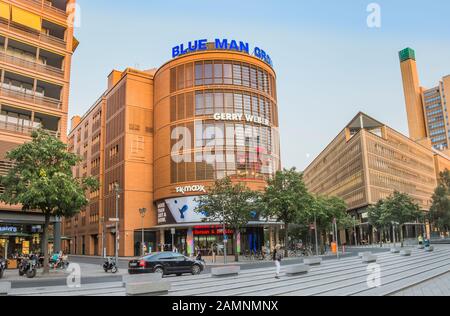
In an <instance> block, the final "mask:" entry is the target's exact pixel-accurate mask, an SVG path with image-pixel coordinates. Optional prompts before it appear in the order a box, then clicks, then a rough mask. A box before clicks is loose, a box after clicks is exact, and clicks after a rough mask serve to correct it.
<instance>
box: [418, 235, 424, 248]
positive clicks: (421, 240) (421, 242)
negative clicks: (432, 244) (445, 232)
mask: <svg viewBox="0 0 450 316" xmlns="http://www.w3.org/2000/svg"><path fill="white" fill-rule="evenodd" d="M418 239H419V245H420V246H422V245H423V236H422V235H419V238H418Z"/></svg>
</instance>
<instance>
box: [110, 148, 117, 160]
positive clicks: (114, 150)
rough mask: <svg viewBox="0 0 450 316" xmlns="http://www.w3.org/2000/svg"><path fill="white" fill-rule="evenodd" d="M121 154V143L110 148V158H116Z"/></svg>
mask: <svg viewBox="0 0 450 316" xmlns="http://www.w3.org/2000/svg"><path fill="white" fill-rule="evenodd" d="M118 154H119V145H116V146H113V147H112V148H111V149H110V150H109V158H110V159H111V158H114V157H116V156H117V155H118Z"/></svg>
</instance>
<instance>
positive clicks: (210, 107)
mask: <svg viewBox="0 0 450 316" xmlns="http://www.w3.org/2000/svg"><path fill="white" fill-rule="evenodd" d="M204 114H205V115H212V114H214V99H213V94H212V93H211V92H206V93H205V111H204Z"/></svg>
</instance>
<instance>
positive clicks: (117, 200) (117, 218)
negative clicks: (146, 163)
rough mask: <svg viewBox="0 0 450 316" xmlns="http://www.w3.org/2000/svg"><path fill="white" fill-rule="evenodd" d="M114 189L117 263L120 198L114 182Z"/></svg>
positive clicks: (118, 189)
mask: <svg viewBox="0 0 450 316" xmlns="http://www.w3.org/2000/svg"><path fill="white" fill-rule="evenodd" d="M114 190H115V195H116V218H115V222H116V254H115V257H116V264H117V265H119V238H120V233H119V199H120V188H119V184H118V183H116V184H115V185H114Z"/></svg>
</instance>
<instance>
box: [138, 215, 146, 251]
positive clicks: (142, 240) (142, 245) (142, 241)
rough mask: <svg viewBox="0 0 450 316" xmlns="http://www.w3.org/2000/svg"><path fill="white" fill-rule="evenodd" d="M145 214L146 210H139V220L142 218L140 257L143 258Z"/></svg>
mask: <svg viewBox="0 0 450 316" xmlns="http://www.w3.org/2000/svg"><path fill="white" fill-rule="evenodd" d="M145 213H147V209H146V208H145V207H144V208H140V209H139V214H141V218H142V239H141V253H142V257H143V256H145V253H144V218H145Z"/></svg>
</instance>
